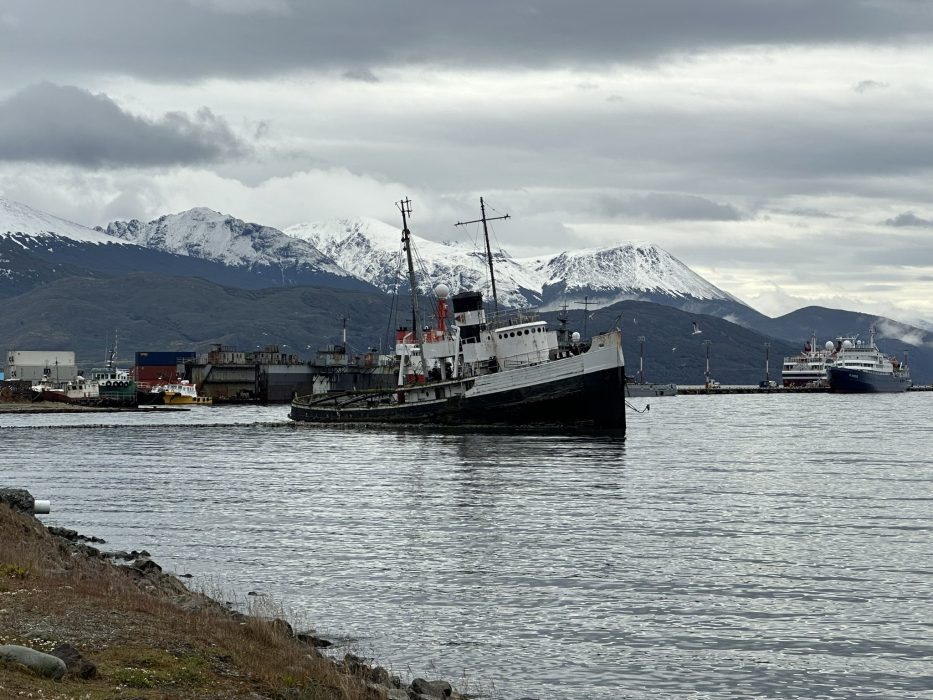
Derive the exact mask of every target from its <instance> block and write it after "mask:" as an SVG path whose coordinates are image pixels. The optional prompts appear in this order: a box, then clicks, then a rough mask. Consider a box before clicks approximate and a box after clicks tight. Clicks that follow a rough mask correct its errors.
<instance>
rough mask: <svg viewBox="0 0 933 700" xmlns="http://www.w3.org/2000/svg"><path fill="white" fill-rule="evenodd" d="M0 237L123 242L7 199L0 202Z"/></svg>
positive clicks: (98, 242) (97, 242)
mask: <svg viewBox="0 0 933 700" xmlns="http://www.w3.org/2000/svg"><path fill="white" fill-rule="evenodd" d="M0 237H2V238H14V239H22V238H33V239H34V238H38V237H41V238H49V237H56V238H63V239H68V240H72V241H78V242H80V243H96V244H108V243H113V244H122V243H123V241H120V240H116V239H114V238H112V237H111V236H108V235H106V234H104V233H101V232H100V231H96V230H94V229H92V228H89V227H87V226H82V225H81V224H76V223H74V222H73V221H68V220H67V219H60V218H59V217H57V216H53V215H51V214H47V213H45V212H43V211H39V210H38V209H33V208H32V207H30V206H27V205H25V204H20V203H19V202H13V201H11V200H9V199H0Z"/></svg>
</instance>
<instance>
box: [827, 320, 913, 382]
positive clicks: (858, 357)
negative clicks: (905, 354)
mask: <svg viewBox="0 0 933 700" xmlns="http://www.w3.org/2000/svg"><path fill="white" fill-rule="evenodd" d="M826 373H827V376H828V379H829V390H830V391H833V392H838V393H848V394H868V393H872V394H874V393H894V392H901V391H907V389H908V388H910V386H911V384H912V382H911V379H910V369H909V368H908V367H907V365H906V364H902V363H901V362H900V361H898V359H897V358H894V357H887V356H886V355H885V354H884V353H882V352H881V351H880V350H879V349H878V347H877V346H876V345H875V331H874V329H872V330H871V331H870V334H869V340H868V343H864V342H862V341H861V340H859V339H858V337H857V336H856V337H850V338H838V339H837V340H836V344H835V350H834V351H833V364H832V365H831V366H827V368H826Z"/></svg>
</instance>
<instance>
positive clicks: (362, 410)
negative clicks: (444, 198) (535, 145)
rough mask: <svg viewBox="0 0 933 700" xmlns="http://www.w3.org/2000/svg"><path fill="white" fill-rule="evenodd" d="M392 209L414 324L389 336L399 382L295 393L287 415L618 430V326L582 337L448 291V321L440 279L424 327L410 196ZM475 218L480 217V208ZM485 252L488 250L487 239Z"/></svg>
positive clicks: (621, 394) (621, 386)
mask: <svg viewBox="0 0 933 700" xmlns="http://www.w3.org/2000/svg"><path fill="white" fill-rule="evenodd" d="M480 201H481V205H482V200H480ZM400 209H401V212H402V223H403V229H402V243H403V246H404V248H405V253H406V257H407V261H408V275H409V286H410V289H411V290H412V319H413V323H412V328H413V330H411V331H409V330H408V329H402V330H401V331H400V332H399V334H398V336H397V338H396V341H397V342H396V347H395V366H396V367H397V385H396V386H394V387H392V388H390V389H376V390H370V391H347V392H339V393H332V394H326V395H323V396H322V395H314V394H312V395H308V396H302V397H297V398H296V399H295V400H294V401H293V402H292V406H291V413H290V415H291V418H292V419H294V420H296V421H310V422H322V423H394V424H424V423H427V424H440V425H448V426H470V425H485V426H496V425H502V426H522V427H535V426H563V427H572V428H593V429H597V430H600V431H603V430H605V431H611V432H613V433H614V434H617V435H622V436H624V434H625V367H624V359H623V355H622V337H621V332H620V331H619V330H618V329H616V330H611V331H609V332H606V333H602V334H599V335H596V336H594V337H593V338H592V340H591V341H589V342H582V341H581V338H580V337H579V334H573V336H571V337H570V338H569V339H568V338H563V339H559V338H558V333H557V332H556V331H553V330H550V329H549V328H548V327H547V323H546V322H545V321H541V320H537V319H535V318H532V317H524V316H522V317H519V315H518V314H493V316H492V317H490V318H488V319H487V317H486V313H485V310H484V308H483V297H482V294H480V293H479V292H462V293H460V294H456V295H454V296H453V297H452V300H451V301H452V307H453V308H452V311H453V322H452V323H448V306H447V304H448V297H449V289H448V288H447V287H446V285H443V284H441V285H438V286H437V287H436V288H435V290H434V291H435V294H436V297H437V306H436V311H437V327H436V328H433V329H428V330H425V329H424V328H423V327H422V325H421V323H420V320H419V307H418V301H417V284H416V283H415V273H414V263H413V255H412V243H411V239H410V233H409V230H408V220H407V215H408V214H410V213H411V209H410V203H409V202H408V201H407V200H406V201H404V202H402V203H401V206H400ZM483 220H484V224H485V209H483ZM487 258H488V260H490V261H491V259H492V258H491V254H490V251H489V247H488V244H487ZM490 276H491V277H492V274H491V275H490ZM493 289H495V287H494V285H493ZM494 302H495V294H494Z"/></svg>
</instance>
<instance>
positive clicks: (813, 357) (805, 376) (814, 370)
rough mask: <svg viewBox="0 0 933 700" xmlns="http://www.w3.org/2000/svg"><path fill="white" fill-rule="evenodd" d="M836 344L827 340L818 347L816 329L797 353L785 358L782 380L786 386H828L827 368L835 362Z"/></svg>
mask: <svg viewBox="0 0 933 700" xmlns="http://www.w3.org/2000/svg"><path fill="white" fill-rule="evenodd" d="M835 352H836V344H835V343H833V341H831V340H827V341H826V345H825V346H823V347H822V348H819V347H817V344H816V331H814V332H813V335H812V336H810V340H809V341H808V342H807V343H806V344H805V345H804V346H803V350H802V351H801V352H799V353H798V354H796V355H791V356H790V357H785V358H784V364H783V366H782V368H781V381H782V382H783V384H784V386H785V387H826V386H828V378H827V376H826V368H827V367H828V366H829V365H831V364H833V361H834V360H833V353H835Z"/></svg>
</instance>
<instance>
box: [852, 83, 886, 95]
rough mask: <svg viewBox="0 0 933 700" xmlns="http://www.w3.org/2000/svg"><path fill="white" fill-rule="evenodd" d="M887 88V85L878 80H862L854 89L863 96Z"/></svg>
mask: <svg viewBox="0 0 933 700" xmlns="http://www.w3.org/2000/svg"><path fill="white" fill-rule="evenodd" d="M886 87H888V84H887V83H882V82H879V81H877V80H861V81H859V82H858V83H856V84H855V86H854V87H853V88H852V89H853V90H855V91H856V92H857V93H859V94H863V93H866V92H869V91H870V90H883V89H884V88H886Z"/></svg>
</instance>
